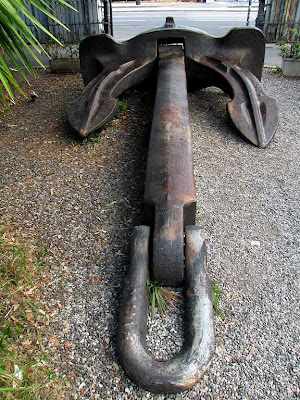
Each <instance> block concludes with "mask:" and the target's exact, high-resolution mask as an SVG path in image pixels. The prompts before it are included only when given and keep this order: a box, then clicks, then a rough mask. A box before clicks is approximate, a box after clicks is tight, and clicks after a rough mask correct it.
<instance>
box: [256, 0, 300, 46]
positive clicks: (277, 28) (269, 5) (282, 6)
mask: <svg viewBox="0 0 300 400" xmlns="http://www.w3.org/2000/svg"><path fill="white" fill-rule="evenodd" d="M289 28H298V29H299V28H300V0H268V1H267V2H266V6H265V21H264V24H263V32H264V34H265V36H266V39H267V42H278V41H281V40H285V36H286V31H287V30H288V29H289Z"/></svg>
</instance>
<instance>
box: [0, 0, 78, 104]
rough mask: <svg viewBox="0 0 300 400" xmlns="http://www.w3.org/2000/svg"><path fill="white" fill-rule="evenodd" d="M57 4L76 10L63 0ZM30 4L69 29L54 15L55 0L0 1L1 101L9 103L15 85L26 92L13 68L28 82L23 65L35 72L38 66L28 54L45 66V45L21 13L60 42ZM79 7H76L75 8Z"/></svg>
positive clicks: (30, 71)
mask: <svg viewBox="0 0 300 400" xmlns="http://www.w3.org/2000/svg"><path fill="white" fill-rule="evenodd" d="M56 1H57V4H59V5H61V6H63V7H68V8H70V9H72V10H75V8H74V7H72V6H71V5H70V4H68V3H67V2H65V1H64V0H56ZM29 5H32V6H34V7H35V8H36V9H38V10H39V11H41V12H42V13H44V14H45V15H46V16H47V17H49V18H50V19H52V20H53V21H54V22H56V23H58V24H59V25H61V26H62V27H63V28H65V29H66V30H69V29H68V28H67V27H66V26H65V25H64V24H63V23H62V22H60V21H59V20H58V19H57V18H56V17H55V16H54V13H55V10H56V9H55V6H54V5H53V1H52V0H1V1H0V102H1V103H2V104H4V105H6V106H8V100H14V94H13V88H16V89H17V90H18V91H19V92H20V93H21V94H23V95H25V94H24V92H23V90H22V89H21V87H20V85H19V84H18V83H17V81H16V79H15V77H14V74H13V72H12V69H11V68H10V67H9V65H12V66H13V68H14V69H16V70H18V71H19V72H20V74H21V76H22V77H23V79H24V80H25V81H26V82H28V80H27V78H26V74H25V73H24V71H23V68H25V70H27V71H28V72H29V73H30V74H32V75H34V74H35V70H34V68H33V66H32V63H31V62H30V61H29V58H28V55H30V56H31V57H32V58H33V60H35V61H36V62H37V63H38V64H39V65H40V66H41V67H44V66H43V64H42V62H41V61H40V59H39V57H38V55H37V54H36V53H35V52H37V53H42V52H44V49H43V47H42V45H41V44H40V43H39V41H38V40H37V39H36V37H35V36H34V34H33V33H32V32H31V30H30V29H29V27H28V26H27V24H26V23H25V21H24V20H23V19H22V17H21V15H24V16H26V17H27V18H28V20H29V21H30V23H31V24H33V25H34V26H35V27H36V28H39V29H41V30H42V31H43V32H45V33H46V34H47V35H48V36H49V37H50V38H51V39H53V40H54V41H56V42H57V43H59V44H61V43H60V42H59V40H58V39H57V38H55V36H53V35H52V33H51V32H49V31H48V30H47V29H46V28H45V27H44V26H43V25H42V24H41V23H40V22H39V21H38V20H37V19H36V18H35V17H34V16H33V14H32V13H31V12H30V11H29V10H30V8H29ZM75 11H76V10H75Z"/></svg>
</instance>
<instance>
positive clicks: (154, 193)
mask: <svg viewBox="0 0 300 400" xmlns="http://www.w3.org/2000/svg"><path fill="white" fill-rule="evenodd" d="M195 213H196V193H195V184H194V174H193V161H192V145H191V132H190V126H189V110H188V98H187V85H186V71H185V61H184V49H183V48H182V46H181V45H167V46H161V47H159V66H158V78H157V92H156V98H155V106H154V115H153V120H152V129H151V138H150V144H149V153H148V161H147V169H146V186H145V222H146V224H147V225H150V226H151V227H152V229H153V260H152V263H153V265H152V271H153V275H154V278H155V279H157V280H158V281H159V282H161V283H163V284H164V285H165V286H172V287H177V286H180V285H182V282H183V278H184V227H185V226H186V225H193V224H195Z"/></svg>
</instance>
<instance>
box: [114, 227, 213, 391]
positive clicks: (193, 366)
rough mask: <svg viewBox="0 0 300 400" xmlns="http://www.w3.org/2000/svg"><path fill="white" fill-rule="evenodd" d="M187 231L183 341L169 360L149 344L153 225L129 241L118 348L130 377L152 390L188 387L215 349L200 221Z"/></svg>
mask: <svg viewBox="0 0 300 400" xmlns="http://www.w3.org/2000/svg"><path fill="white" fill-rule="evenodd" d="M185 231H186V235H185V260H186V262H185V269H184V271H185V280H184V282H185V296H184V306H185V315H184V321H185V328H184V346H183V348H182V350H181V352H180V353H179V354H178V355H177V356H175V357H174V358H173V359H171V360H168V361H160V360H157V359H155V358H154V356H152V355H151V353H150V352H149V351H148V349H147V345H146V330H147V315H148V306H149V299H148V294H147V287H146V281H147V279H149V235H150V228H149V227H148V226H138V227H135V230H134V232H133V236H132V241H131V262H130V267H129V271H128V274H127V277H126V281H125V285H124V287H125V288H126V290H124V292H123V299H122V307H121V310H120V319H119V324H118V333H117V350H118V355H119V359H120V362H121V364H122V367H123V368H124V370H125V371H126V373H127V374H128V376H129V377H130V378H131V379H132V381H134V382H135V383H136V384H138V385H139V386H141V387H142V388H143V389H145V390H149V391H151V392H153V393H177V392H180V391H183V390H186V389H189V388H190V387H191V386H192V385H194V384H195V383H196V382H197V381H198V380H199V379H200V378H201V376H202V375H203V373H204V372H205V370H206V369H207V367H208V365H209V362H210V359H211V357H212V355H213V352H214V326H213V307H212V299H211V288H210V281H209V279H208V277H207V275H206V273H205V263H206V245H205V241H204V233H203V230H202V229H201V228H199V227H197V226H188V227H186V230H185Z"/></svg>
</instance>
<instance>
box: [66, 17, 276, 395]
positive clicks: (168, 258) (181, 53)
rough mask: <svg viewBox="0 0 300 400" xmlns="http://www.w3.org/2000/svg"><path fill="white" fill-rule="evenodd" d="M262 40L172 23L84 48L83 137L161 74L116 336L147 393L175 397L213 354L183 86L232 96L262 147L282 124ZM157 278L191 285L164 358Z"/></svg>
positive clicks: (77, 111)
mask: <svg viewBox="0 0 300 400" xmlns="http://www.w3.org/2000/svg"><path fill="white" fill-rule="evenodd" d="M264 51H265V39H264V35H263V34H262V32H261V31H259V30H258V29H255V28H234V29H232V30H231V31H230V32H229V33H228V34H227V35H226V36H224V37H220V38H217V37H213V36H210V35H208V34H206V33H204V32H201V31H199V30H195V29H193V30H191V29H187V28H183V27H176V25H175V23H174V21H173V18H171V17H168V18H167V19H166V23H165V25H164V26H163V27H162V28H158V29H155V30H151V31H148V32H145V33H143V34H141V35H138V36H136V37H134V38H132V39H130V40H128V41H125V42H116V41H115V40H114V39H113V38H112V37H110V36H109V35H98V36H90V37H87V38H86V39H84V40H83V41H82V42H81V44H80V63H81V70H82V75H83V80H84V83H85V85H86V88H85V89H84V91H83V93H82V94H81V96H80V97H79V98H78V99H77V100H75V101H73V102H71V103H70V104H69V107H68V118H69V121H70V124H71V125H72V126H73V127H74V129H75V130H76V131H77V132H78V133H79V135H80V136H81V137H86V136H87V135H88V134H90V133H91V132H93V131H95V130H97V129H98V128H100V127H101V126H102V125H103V124H105V123H106V122H107V121H108V120H110V119H111V118H112V117H113V116H114V115H115V113H116V112H117V104H118V103H117V98H118V96H119V95H120V94H121V93H122V92H124V91H125V90H126V89H128V88H129V87H132V86H134V85H137V84H138V83H141V82H142V81H143V80H145V79H146V78H149V77H152V78H153V79H155V78H156V77H157V91H156V98H155V106H154V113H153V121H152V128H151V137H150V143H149V153H148V159H147V167H146V184H145V195H144V200H145V215H144V225H142V226H138V227H135V230H134V233H133V236H132V242H131V259H130V267H129V271H128V274H127V277H126V284H125V288H126V290H124V293H123V299H122V306H121V310H120V319H119V326H118V332H117V350H118V354H119V359H120V362H121V364H122V366H123V368H124V370H125V371H126V373H127V374H128V376H129V377H130V378H131V379H132V380H133V381H134V382H135V383H136V384H137V385H139V386H141V387H142V388H144V389H145V390H148V391H151V392H154V393H177V392H180V391H183V390H186V389H188V388H190V387H191V386H192V385H193V384H195V383H196V382H197V381H198V380H199V379H200V378H201V376H202V375H203V373H204V372H205V370H206V369H207V368H208V366H209V363H210V360H211V358H212V355H213V353H214V326H213V309H212V299H211V288H210V281H209V278H208V277H207V275H206V272H205V266H206V245H205V240H204V232H203V230H202V229H201V228H200V227H198V226H196V225H195V218H196V191H195V184H194V174H193V163H192V143H191V133H190V126H189V111H188V100H187V82H188V83H192V84H193V86H194V88H195V87H198V88H204V87H208V86H217V87H219V88H221V89H222V90H223V91H224V92H225V93H226V94H228V96H229V97H230V99H231V101H230V102H229V103H228V105H227V109H228V113H229V116H230V117H231V119H232V121H233V124H234V125H235V127H236V129H237V131H238V132H239V133H240V135H242V136H243V137H244V138H245V139H247V140H248V141H250V142H251V143H252V144H254V145H256V146H258V147H261V148H264V147H265V146H266V145H267V144H268V143H269V142H270V140H271V139H272V137H273V135H274V133H275V130H276V128H277V124H278V109H277V104H276V100H275V99H272V98H270V97H268V96H267V95H266V94H265V93H264V91H263V88H262V86H261V84H260V78H261V74H262V68H263V60H264ZM150 273H151V275H152V276H153V277H154V278H155V279H156V280H158V281H159V282H161V283H163V284H164V285H165V286H171V287H178V286H182V285H184V287H185V297H184V306H185V316H184V321H185V327H184V345H183V348H182V350H181V352H180V353H179V354H178V355H176V356H175V357H174V358H173V359H171V360H168V361H159V360H156V359H155V358H154V357H153V356H152V354H151V353H150V352H149V350H148V349H147V345H146V329H147V312H148V297H147V287H146V281H147V280H148V279H149V276H150Z"/></svg>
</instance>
